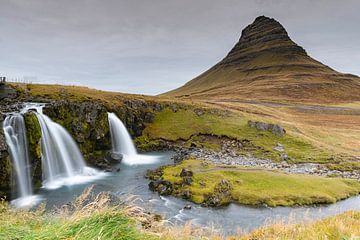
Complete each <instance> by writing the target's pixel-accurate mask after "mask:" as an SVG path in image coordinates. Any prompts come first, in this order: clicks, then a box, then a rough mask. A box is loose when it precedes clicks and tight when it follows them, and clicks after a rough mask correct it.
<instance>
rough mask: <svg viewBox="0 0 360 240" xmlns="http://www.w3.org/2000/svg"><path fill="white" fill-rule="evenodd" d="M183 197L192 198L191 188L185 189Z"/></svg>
mask: <svg viewBox="0 0 360 240" xmlns="http://www.w3.org/2000/svg"><path fill="white" fill-rule="evenodd" d="M181 196H182V198H184V199H190V198H191V191H190V190H185V191H183V192H182V193H181Z"/></svg>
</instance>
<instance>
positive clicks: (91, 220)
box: [0, 190, 157, 240]
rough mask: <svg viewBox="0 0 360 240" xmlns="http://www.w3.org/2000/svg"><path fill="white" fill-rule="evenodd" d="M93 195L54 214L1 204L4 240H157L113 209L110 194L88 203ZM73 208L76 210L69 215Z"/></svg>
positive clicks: (0, 232) (1, 236)
mask: <svg viewBox="0 0 360 240" xmlns="http://www.w3.org/2000/svg"><path fill="white" fill-rule="evenodd" d="M89 191H91V190H86V191H85V192H84V194H83V195H81V196H80V197H79V198H78V199H76V200H75V201H74V203H73V205H71V207H69V206H67V207H63V208H62V209H61V210H59V211H58V212H53V213H45V212H44V208H43V207H42V206H40V207H39V208H38V209H37V210H36V211H28V210H21V209H13V208H11V207H10V206H9V205H8V203H7V202H5V201H2V202H0V226H1V227H0V239H9V240H10V239H26V240H27V239H28V240H32V239H49V240H50V239H51V240H53V239H80V240H88V239H120V240H135V239H157V238H156V237H155V236H154V235H153V234H150V233H145V232H144V231H142V230H141V229H139V227H138V226H137V222H136V221H135V220H134V219H132V218H130V217H129V216H128V215H127V214H128V212H127V211H126V207H124V206H122V208H116V207H109V205H108V201H109V199H108V198H107V196H106V194H99V195H97V196H96V197H95V200H90V201H89V199H86V198H87V197H88V196H89V193H90V192H89ZM84 196H85V197H84ZM99 196H100V197H99ZM80 201H82V203H81V204H83V205H82V206H81V207H80V205H79V204H78V203H79V202H80ZM105 202H106V203H105ZM70 208H74V209H72V210H71V211H69V209H70Z"/></svg>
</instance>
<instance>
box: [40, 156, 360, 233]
mask: <svg viewBox="0 0 360 240" xmlns="http://www.w3.org/2000/svg"><path fill="white" fill-rule="evenodd" d="M146 155H148V156H149V157H152V156H154V155H156V156H158V161H157V162H156V163H152V164H147V165H132V166H129V165H126V164H123V163H121V164H119V167H120V169H121V170H120V172H118V173H111V174H109V176H107V177H105V178H102V179H99V180H96V181H95V182H93V183H87V184H83V185H74V186H69V187H62V188H59V189H56V190H48V189H42V190H41V191H40V194H41V195H42V196H44V198H46V199H47V201H46V203H47V208H48V209H49V210H50V209H52V207H53V206H61V205H63V204H66V203H68V202H69V201H71V200H72V199H74V197H75V196H78V195H79V194H81V192H82V191H83V190H84V189H85V188H86V187H87V186H91V185H92V184H94V191H95V192H101V191H110V192H112V193H114V194H116V195H118V196H124V198H126V195H136V196H138V201H136V204H137V205H139V206H140V207H142V208H144V210H145V211H150V212H152V213H157V214H161V215H162V216H164V218H165V219H166V220H167V221H168V223H169V224H170V225H173V224H179V225H182V224H184V223H186V222H189V221H191V222H192V223H193V224H196V225H198V226H201V227H203V228H208V229H211V228H212V227H214V228H215V229H218V230H219V231H220V232H221V233H223V234H225V235H229V234H236V233H237V231H238V230H240V231H244V232H248V231H250V230H252V229H255V228H258V227H261V226H264V225H266V224H268V223H272V222H274V221H280V220H281V221H285V222H287V221H290V222H292V223H293V222H303V221H309V220H315V219H319V218H324V217H327V216H332V215H335V214H339V213H342V212H344V211H347V210H360V196H357V197H352V198H349V199H346V200H343V201H340V202H337V203H335V204H330V205H321V206H308V207H276V208H268V207H249V206H243V205H238V204H230V205H229V206H227V207H221V208H204V207H201V206H199V205H196V204H193V203H190V202H188V201H186V200H183V199H178V198H175V197H171V196H169V197H162V196H159V195H158V193H156V192H152V191H150V190H149V187H148V183H149V180H148V179H145V178H144V175H145V173H146V170H147V169H155V168H157V167H159V166H162V165H166V164H173V160H172V159H171V157H172V155H173V153H172V152H161V153H159V152H156V153H149V154H146ZM187 204H190V205H191V206H192V209H191V210H185V209H184V206H185V205H187Z"/></svg>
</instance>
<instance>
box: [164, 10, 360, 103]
mask: <svg viewBox="0 0 360 240" xmlns="http://www.w3.org/2000/svg"><path fill="white" fill-rule="evenodd" d="M359 92H360V78H359V77H357V76H354V75H350V74H342V73H339V72H337V71H335V70H333V69H331V68H329V67H328V66H325V65H323V64H322V63H320V62H318V61H316V60H314V59H313V58H311V57H310V56H308V55H307V53H306V52H305V50H304V49H303V48H302V47H300V46H298V45H297V44H296V43H294V42H293V41H292V40H291V39H290V38H289V36H288V34H287V32H286V30H285V29H284V27H283V26H282V25H281V24H280V23H279V22H277V21H276V20H274V19H270V18H267V17H264V16H261V17H258V18H256V19H255V21H254V22H253V23H252V24H250V25H249V26H247V27H246V28H245V29H244V30H243V32H242V35H241V38H240V40H239V42H238V43H237V44H236V45H235V46H234V48H233V49H232V50H231V51H230V52H229V53H228V55H227V56H226V57H225V58H224V59H223V60H222V61H220V62H219V63H217V64H216V65H215V66H213V67H212V68H210V69H209V70H208V71H206V72H205V73H203V74H201V75H200V76H198V77H196V78H195V79H193V80H191V81H189V82H188V83H186V84H185V85H184V86H182V87H180V88H178V89H175V90H173V91H170V92H167V93H165V94H163V95H164V96H170V97H177V98H191V99H200V100H205V99H232V100H234V99H256V100H268V101H291V102H311V103H336V102H349V101H355V100H357V101H358V100H360V95H359V94H358V93H359Z"/></svg>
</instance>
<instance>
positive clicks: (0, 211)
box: [0, 188, 360, 240]
mask: <svg viewBox="0 0 360 240" xmlns="http://www.w3.org/2000/svg"><path fill="white" fill-rule="evenodd" d="M90 192H91V188H90V189H87V190H85V191H84V193H83V194H82V195H81V196H79V197H78V198H77V199H75V200H74V201H73V202H71V203H70V204H68V205H67V206H63V207H62V208H60V209H58V210H56V211H54V212H48V213H45V212H44V208H43V206H40V207H39V208H38V209H37V210H36V211H28V210H20V209H13V208H11V207H10V206H9V205H8V203H7V202H5V201H0V226H1V227H0V239H2V240H3V239H4V240H10V239H11V240H13V239H25V240H37V239H45V240H46V239H49V240H50V239H51V240H54V239H67V240H71V239H74V240H75V239H80V240H88V239H98V240H101V239H110V240H111V239H114V240H115V239H119V240H137V239H139V240H140V239H141V240H142V239H149V240H157V239H158V240H194V239H208V240H210V239H211V240H221V239H224V240H225V239H228V240H235V239H239V240H248V239H259V240H260V239H284V240H285V239H289V240H290V239H299V240H300V239H309V240H311V239H330V240H332V239H334V240H335V239H357V238H356V237H359V236H360V228H359V227H358V226H359V224H360V212H354V211H351V212H346V213H343V214H340V215H338V216H333V217H330V218H327V219H324V220H319V221H316V222H313V223H307V224H288V223H284V222H278V223H275V224H272V225H270V226H266V227H263V228H260V229H257V230H255V231H253V232H251V233H249V234H247V235H242V234H239V235H237V236H230V237H227V238H224V237H222V236H221V235H219V234H218V233H217V232H216V229H212V230H208V231H206V230H205V229H202V228H199V227H196V226H193V225H191V224H190V223H186V224H184V225H182V226H169V225H164V222H158V221H155V222H154V220H153V219H150V218H149V216H150V215H149V214H146V213H144V212H143V210H142V209H139V208H137V207H134V206H131V204H130V205H127V203H126V204H124V203H122V204H121V206H110V205H109V198H108V196H109V195H107V194H104V193H100V194H98V195H91V194H90ZM89 196H90V197H89ZM145 222H146V223H147V224H145V225H144V223H145ZM140 224H141V225H142V226H143V227H141V225H140ZM215 228H216V226H215Z"/></svg>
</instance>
